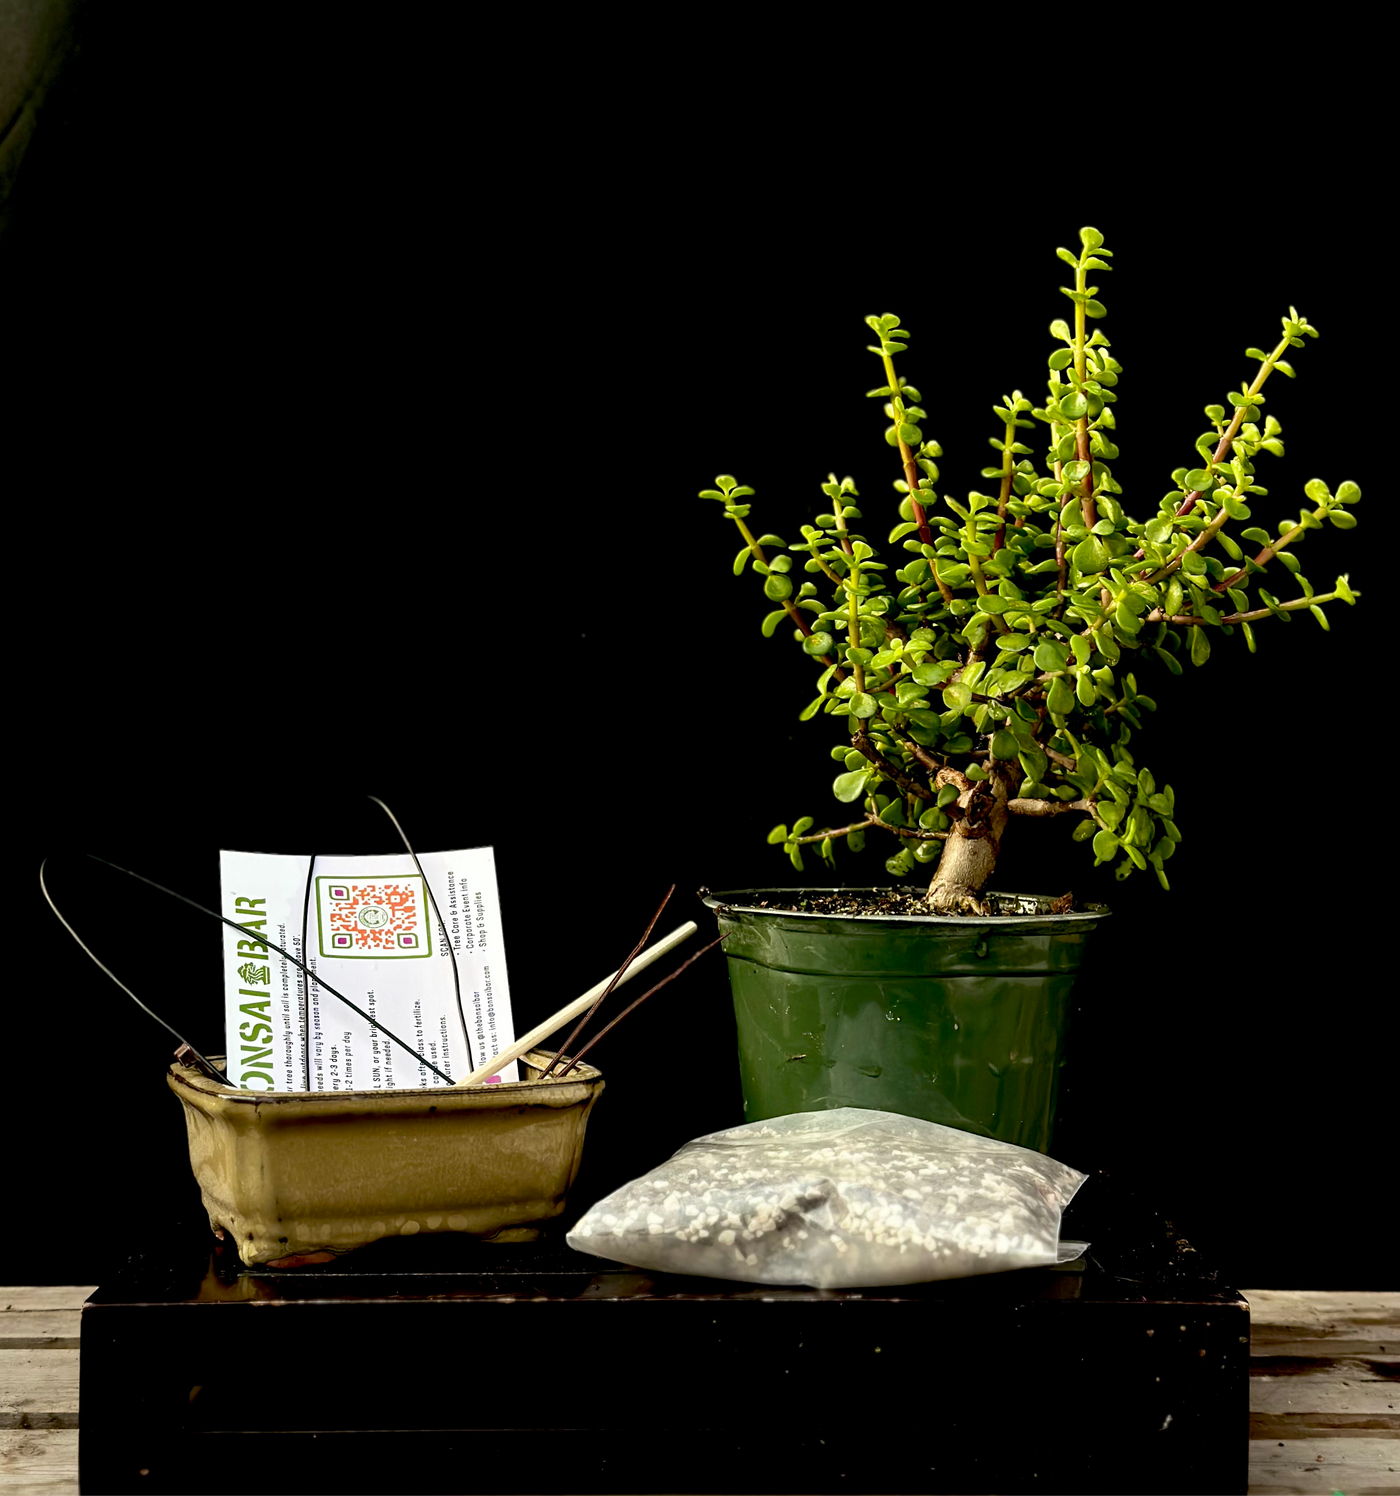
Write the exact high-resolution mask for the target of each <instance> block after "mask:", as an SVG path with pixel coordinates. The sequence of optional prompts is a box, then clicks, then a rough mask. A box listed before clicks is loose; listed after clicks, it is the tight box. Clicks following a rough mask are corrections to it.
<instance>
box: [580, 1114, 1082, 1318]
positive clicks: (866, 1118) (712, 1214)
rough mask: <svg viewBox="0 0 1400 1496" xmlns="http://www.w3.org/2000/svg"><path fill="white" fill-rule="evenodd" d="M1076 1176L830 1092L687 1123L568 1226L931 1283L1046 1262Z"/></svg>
mask: <svg viewBox="0 0 1400 1496" xmlns="http://www.w3.org/2000/svg"><path fill="white" fill-rule="evenodd" d="M1084 1178H1085V1176H1084V1175H1083V1174H1081V1173H1079V1172H1077V1171H1076V1170H1074V1169H1071V1168H1068V1167H1067V1166H1066V1165H1064V1164H1060V1163H1057V1162H1056V1161H1055V1160H1054V1159H1050V1158H1046V1157H1044V1156H1043V1155H1041V1154H1038V1153H1032V1152H1031V1151H1030V1150H1029V1149H1025V1148H1016V1147H1013V1146H1012V1145H1010V1144H1007V1143H999V1142H997V1141H995V1140H994V1139H990V1138H983V1137H979V1136H977V1135H975V1134H972V1133H966V1132H961V1131H959V1130H957V1129H955V1128H951V1127H944V1126H942V1125H940V1124H938V1123H934V1122H925V1121H922V1120H919V1119H917V1118H911V1117H903V1116H898V1115H896V1114H895V1113H892V1112H876V1111H866V1110H858V1109H856V1108H848V1107H843V1108H838V1109H835V1110H832V1111H827V1112H810V1113H794V1114H792V1115H791V1116H787V1117H776V1118H773V1119H771V1120H769V1121H766V1122H762V1123H749V1124H746V1125H744V1126H740V1127H735V1128H731V1129H729V1130H728V1131H727V1132H721V1133H714V1134H712V1135H710V1136H709V1137H703V1138H697V1139H696V1140H695V1141H694V1142H693V1143H687V1144H686V1146H685V1147H684V1148H682V1149H681V1150H680V1152H679V1153H678V1154H677V1155H676V1156H675V1158H674V1159H672V1160H671V1161H670V1162H669V1163H668V1164H666V1165H663V1166H662V1168H660V1169H657V1170H656V1171H655V1172H654V1173H652V1174H649V1175H644V1176H643V1177H642V1178H641V1179H637V1180H634V1181H633V1182H632V1183H631V1184H628V1185H625V1186H624V1187H623V1188H622V1189H620V1190H616V1191H614V1192H613V1193H612V1194H611V1195H609V1196H608V1197H607V1198H606V1199H605V1200H602V1201H599V1202H598V1204H596V1205H595V1206H594V1207H593V1208H592V1209H591V1210H590V1211H588V1212H587V1213H586V1214H585V1216H584V1218H583V1219H582V1220H581V1221H580V1222H579V1224H578V1225H577V1226H576V1227H575V1228H574V1229H573V1231H572V1232H570V1234H569V1238H568V1239H569V1242H570V1244H571V1245H572V1246H573V1247H575V1248H576V1249H577V1250H579V1251H584V1252H587V1251H593V1252H595V1253H596V1254H597V1255H599V1256H607V1257H613V1258H616V1259H618V1260H620V1261H623V1262H627V1263H631V1264H633V1265H635V1266H637V1267H641V1268H648V1269H651V1270H653V1271H661V1272H678V1273H694V1274H698V1275H702V1276H706V1277H719V1278H736V1279H739V1280H740V1281H743V1282H750V1283H773V1284H780V1283H796V1284H808V1285H810V1286H812V1287H815V1288H861V1287H880V1286H885V1285H894V1284H900V1283H920V1282H929V1281H933V1280H936V1279H939V1278H955V1277H964V1276H968V1275H971V1274H976V1273H989V1272H1002V1271H1005V1270H1008V1269H1011V1268H1020V1267H1035V1266H1047V1265H1050V1264H1052V1263H1054V1262H1055V1260H1056V1253H1057V1247H1058V1242H1059V1230H1060V1216H1061V1213H1062V1212H1063V1210H1064V1207H1065V1206H1066V1205H1068V1204H1069V1202H1070V1200H1071V1199H1072V1198H1073V1196H1074V1193H1075V1191H1076V1190H1077V1189H1078V1188H1079V1186H1080V1185H1081V1184H1082V1183H1083V1182H1084ZM712 1227H713V1228H714V1230H713V1231H712V1230H711V1228H712ZM600 1237H601V1238H605V1240H602V1241H600V1240H598V1238H600ZM592 1243H596V1245H591V1244H592Z"/></svg>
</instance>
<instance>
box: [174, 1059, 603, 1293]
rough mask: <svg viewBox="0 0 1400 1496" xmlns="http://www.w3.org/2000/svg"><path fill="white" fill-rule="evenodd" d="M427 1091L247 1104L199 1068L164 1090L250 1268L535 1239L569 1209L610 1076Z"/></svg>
mask: <svg viewBox="0 0 1400 1496" xmlns="http://www.w3.org/2000/svg"><path fill="white" fill-rule="evenodd" d="M550 1058H552V1056H551V1055H550V1054H549V1053H548V1052H547V1051H544V1050H532V1051H531V1052H530V1054H528V1055H526V1056H525V1058H524V1059H523V1060H522V1061H521V1062H520V1063H521V1069H522V1071H523V1074H524V1078H523V1079H521V1080H518V1081H505V1082H501V1083H499V1084H497V1085H491V1086H487V1085H482V1086H467V1087H461V1088H456V1087H446V1086H444V1087H441V1088H438V1089H434V1090H428V1091H416V1090H415V1091H407V1090H403V1091H314V1092H307V1091H288V1092H273V1093H268V1092H265V1091H240V1090H236V1089H234V1088H233V1087H230V1086H221V1085H218V1084H217V1083H216V1082H214V1081H213V1080H210V1079H209V1078H208V1077H207V1076H205V1075H203V1074H201V1073H200V1072H199V1071H198V1070H196V1069H194V1068H193V1067H191V1066H188V1065H183V1064H174V1065H172V1066H171V1067H170V1071H169V1074H168V1075H167V1077H166V1080H167V1083H168V1084H169V1086H170V1089H171V1090H172V1091H174V1093H175V1094H176V1096H178V1097H179V1098H180V1103H181V1105H182V1106H183V1107H184V1112H185V1125H186V1128H187V1130H188V1132H189V1142H190V1163H191V1165H192V1166H193V1168H194V1175H195V1178H196V1179H197V1180H198V1181H199V1188H200V1193H201V1195H202V1196H203V1198H204V1206H205V1209H206V1210H207V1211H208V1212H209V1223H210V1225H211V1226H212V1227H213V1228H214V1230H215V1231H216V1232H218V1233H220V1234H223V1235H225V1236H228V1237H232V1238H233V1239H234V1241H235V1242H236V1243H237V1247H238V1255H239V1256H240V1257H241V1258H242V1259H243V1261H244V1262H245V1263H248V1264H250V1265H252V1264H256V1263H266V1264H276V1265H285V1266H291V1265H294V1264H296V1263H303V1262H324V1261H327V1260H328V1259H329V1258H330V1257H331V1256H333V1255H335V1254H336V1253H339V1252H345V1251H348V1250H350V1249H351V1248H352V1247H359V1246H363V1245H365V1244H366V1243H367V1242H372V1241H378V1240H379V1239H380V1238H382V1237H386V1236H413V1235H415V1234H417V1233H418V1232H420V1231H428V1232H432V1231H443V1232H453V1231H455V1232H465V1233H467V1234H469V1235H472V1236H478V1237H487V1238H491V1239H493V1240H496V1241H502V1240H514V1241H519V1240H528V1239H529V1238H530V1237H532V1236H534V1235H536V1234H537V1229H536V1228H537V1226H538V1223H539V1222H541V1221H546V1220H549V1219H550V1218H551V1217H553V1216H557V1215H558V1214H559V1213H560V1212H561V1211H562V1210H563V1209H564V1201H565V1197H566V1195H567V1194H568V1191H569V1187H570V1186H571V1185H572V1184H573V1182H574V1179H575V1177H576V1176H577V1174H578V1167H579V1161H580V1159H581V1158H582V1156H583V1134H584V1129H585V1127H586V1126H587V1124H588V1114H589V1112H590V1111H592V1109H593V1103H594V1102H595V1101H596V1100H597V1099H598V1095H599V1093H600V1092H601V1091H602V1089H603V1077H602V1075H601V1074H600V1073H599V1072H598V1071H597V1070H595V1069H594V1068H593V1067H592V1066H591V1065H585V1064H580V1065H579V1066H578V1067H577V1069H575V1070H574V1071H573V1072H572V1073H571V1074H570V1075H569V1077H568V1079H567V1080H562V1081H561V1080H548V1081H542V1080H541V1079H540V1074H541V1072H542V1070H543V1068H544V1066H545V1065H547V1064H548V1062H549V1060H550Z"/></svg>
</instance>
